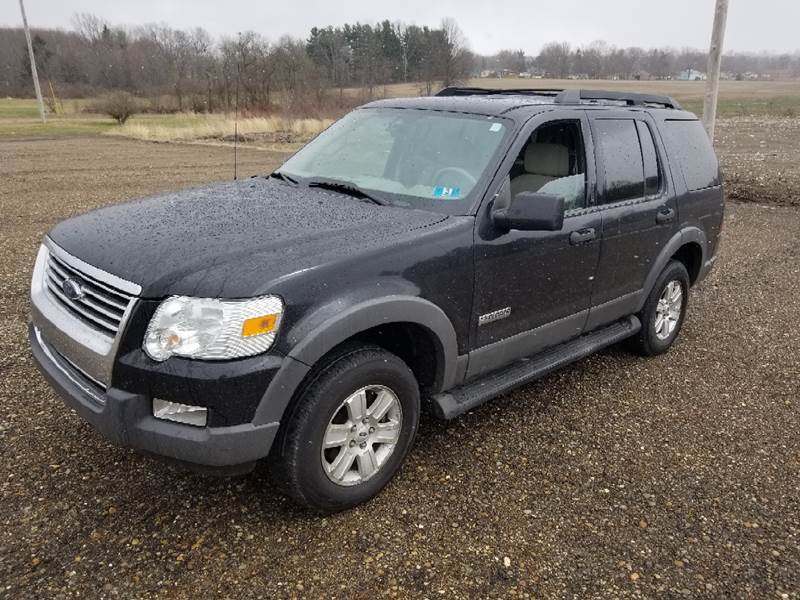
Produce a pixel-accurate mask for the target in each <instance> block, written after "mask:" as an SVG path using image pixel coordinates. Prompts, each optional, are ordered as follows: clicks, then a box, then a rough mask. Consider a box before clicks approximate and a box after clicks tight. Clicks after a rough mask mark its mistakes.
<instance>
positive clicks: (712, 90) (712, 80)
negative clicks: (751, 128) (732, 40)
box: [703, 0, 728, 144]
mask: <svg viewBox="0 0 800 600" xmlns="http://www.w3.org/2000/svg"><path fill="white" fill-rule="evenodd" d="M727 18H728V0H716V8H715V9H714V28H713V29H712V30H711V47H710V48H709V49H708V74H707V77H706V95H705V99H704V100H703V125H704V126H705V128H706V132H707V133H708V137H710V138H711V143H712V144H713V143H714V122H715V121H716V119H717V96H718V95H719V69H720V65H721V64H722V43H723V41H724V39H725V21H726V20H727Z"/></svg>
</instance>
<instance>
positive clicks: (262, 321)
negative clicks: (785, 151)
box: [242, 315, 278, 337]
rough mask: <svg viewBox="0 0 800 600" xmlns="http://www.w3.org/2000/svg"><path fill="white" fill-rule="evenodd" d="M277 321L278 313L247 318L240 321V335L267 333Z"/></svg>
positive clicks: (273, 327) (250, 335) (251, 335)
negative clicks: (242, 321)
mask: <svg viewBox="0 0 800 600" xmlns="http://www.w3.org/2000/svg"><path fill="white" fill-rule="evenodd" d="M277 321H278V315H262V316H260V317H253V318H252V319H247V320H246V321H245V322H244V323H242V337H253V336H254V335H261V334H263V333H269V332H270V331H272V330H273V329H275V323H277Z"/></svg>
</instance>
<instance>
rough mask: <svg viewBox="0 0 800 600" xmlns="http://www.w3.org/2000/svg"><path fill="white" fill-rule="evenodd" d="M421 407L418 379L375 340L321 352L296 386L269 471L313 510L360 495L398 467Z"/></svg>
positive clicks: (342, 505)
mask: <svg viewBox="0 0 800 600" xmlns="http://www.w3.org/2000/svg"><path fill="white" fill-rule="evenodd" d="M387 406H388V408H387ZM384 410H385V412H383V411H384ZM381 413H383V414H381ZM419 413H420V397H419V385H418V383H417V380H416V378H415V377H414V374H413V373H412V372H411V369H409V368H408V366H407V365H406V364H405V363H404V362H403V361H402V360H400V359H399V358H398V357H397V356H395V355H394V354H391V353H390V352H387V351H386V350H383V349H382V348H379V347H377V346H352V347H346V348H344V349H342V350H341V351H338V352H336V353H335V354H334V355H331V356H329V357H327V358H324V359H323V362H322V363H321V364H320V365H319V366H318V367H316V368H315V370H314V375H313V376H312V378H311V380H310V381H309V383H308V384H307V385H306V386H305V388H304V389H303V390H302V391H301V394H300V396H299V397H298V399H297V402H296V403H295V404H294V409H293V410H292V412H291V414H290V415H289V418H288V419H287V420H286V422H285V423H284V424H283V425H282V427H281V431H280V432H279V434H278V439H277V440H276V448H275V449H274V450H277V452H273V454H272V455H271V456H270V469H271V472H272V479H273V481H274V483H275V484H276V485H277V486H278V488H279V489H280V490H281V491H282V492H283V493H284V494H286V495H288V496H289V497H290V498H292V499H293V500H295V501H296V502H297V503H298V504H300V505H302V506H304V507H306V508H310V509H312V510H315V511H319V512H325V513H330V512H336V511H340V510H346V509H349V508H352V507H354V506H356V505H358V504H361V503H363V502H366V501H367V500H369V499H370V498H372V497H374V496H375V495H377V494H378V493H379V492H380V491H381V490H382V489H383V487H384V486H385V485H386V484H387V483H388V482H389V481H390V480H391V479H392V477H394V475H395V474H396V473H397V471H398V470H399V469H400V465H401V464H402V463H403V460H404V459H405V458H406V456H407V455H408V452H409V450H410V449H411V446H412V445H413V442H414V437H415V435H416V432H417V427H418V424H419ZM359 421H360V422H359ZM323 440H326V441H327V442H328V445H329V446H331V444H335V445H333V446H331V447H329V448H324V447H323ZM342 453H344V454H342ZM351 457H352V458H351ZM348 461H351V464H350V465H349V468H346V467H348V465H347V463H348Z"/></svg>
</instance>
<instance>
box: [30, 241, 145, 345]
mask: <svg viewBox="0 0 800 600" xmlns="http://www.w3.org/2000/svg"><path fill="white" fill-rule="evenodd" d="M67 279H72V280H74V281H77V282H78V283H79V285H80V289H81V291H82V292H83V294H82V295H81V296H80V297H77V298H75V299H71V298H69V297H67V294H66V293H65V291H64V281H65V280H67ZM45 282H46V284H47V291H48V293H49V294H50V296H52V297H53V298H54V299H55V300H56V301H57V302H58V303H59V304H60V305H61V306H63V307H64V308H66V309H67V310H68V311H69V312H70V313H71V314H73V315H74V316H76V317H77V318H79V319H80V320H81V321H83V322H84V323H85V324H86V325H89V326H90V327H92V328H94V329H96V330H98V331H100V332H102V333H105V334H107V335H109V336H111V337H115V336H116V334H117V331H119V328H120V324H121V323H122V320H123V317H124V316H125V312H126V311H127V309H128V306H129V305H130V303H131V302H132V301H133V300H134V299H135V297H134V296H132V295H130V294H128V293H126V292H124V291H122V290H120V289H119V288H117V287H114V286H113V285H111V284H110V283H108V282H104V281H100V280H99V279H97V278H96V277H92V276H91V275H89V274H87V273H85V272H84V271H82V270H80V269H78V268H76V267H74V266H72V265H69V264H67V263H66V262H65V261H64V260H62V259H61V258H59V257H58V256H56V255H55V254H54V253H53V252H50V253H49V256H48V258H47V268H46V270H45Z"/></svg>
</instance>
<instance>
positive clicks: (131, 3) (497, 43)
mask: <svg viewBox="0 0 800 600" xmlns="http://www.w3.org/2000/svg"><path fill="white" fill-rule="evenodd" d="M730 5H731V6H730V9H729V13H728V30H727V36H726V39H725V48H726V50H756V51H760V50H767V51H775V52H793V51H796V50H800V35H799V34H798V32H799V31H800V28H799V27H798V25H800V0H730ZM25 6H26V10H27V12H28V20H29V22H30V25H31V27H62V28H70V27H71V19H72V16H73V15H74V14H75V13H77V12H91V13H94V14H96V15H98V16H100V17H103V18H104V19H106V20H108V21H110V22H111V23H113V24H117V25H140V24H143V23H152V22H159V23H167V24H168V25H171V26H173V27H176V28H192V27H202V28H204V29H206V30H208V31H209V32H211V33H212V34H215V35H224V34H235V33H236V32H237V31H245V30H248V29H252V30H254V31H257V32H259V33H261V34H263V35H265V36H266V37H267V38H269V39H277V38H278V37H280V36H281V35H283V34H290V35H292V36H295V37H303V38H305V37H306V36H307V34H308V30H309V29H310V28H311V27H313V26H326V25H337V24H342V23H346V22H348V23H353V22H355V21H360V22H362V23H374V22H376V21H379V20H382V19H385V18H388V19H390V20H392V21H394V20H400V21H403V22H405V23H414V24H417V25H436V24H438V23H439V22H440V21H441V19H442V18H443V17H453V18H455V19H456V21H457V22H458V24H459V25H460V26H461V29H462V30H463V31H464V33H465V34H466V37H467V38H468V40H469V42H470V46H471V48H472V49H473V50H474V51H475V52H479V53H481V54H492V53H494V52H496V51H497V50H500V49H502V48H522V49H523V50H525V51H526V53H528V54H536V53H537V52H538V50H539V48H540V47H541V46H542V44H544V43H546V42H548V41H554V40H556V41H562V40H566V41H569V42H571V43H572V44H573V45H580V44H587V43H589V42H592V41H594V40H605V41H607V42H609V43H612V44H615V45H618V46H634V45H635V46H642V47H651V46H673V47H676V48H681V47H684V46H690V47H695V48H705V47H706V46H707V45H708V41H709V36H710V32H711V22H712V18H713V12H714V0H667V1H665V2H656V1H655V0H602V1H598V0H505V1H502V0H443V1H442V0H393V1H392V2H379V1H375V0H338V1H337V0H278V1H276V0H224V1H221V0H192V1H190V0H116V1H111V0H25ZM20 24H21V18H20V13H19V5H18V3H17V2H16V0H13V1H12V0H3V1H2V2H0V25H6V26H18V25H20Z"/></svg>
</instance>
